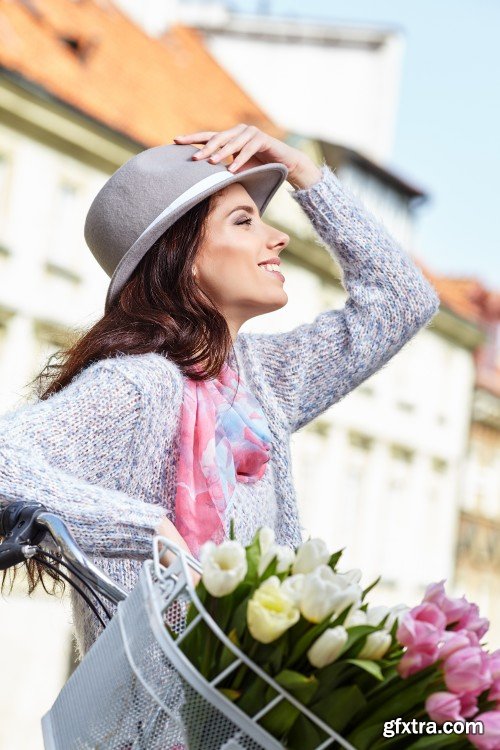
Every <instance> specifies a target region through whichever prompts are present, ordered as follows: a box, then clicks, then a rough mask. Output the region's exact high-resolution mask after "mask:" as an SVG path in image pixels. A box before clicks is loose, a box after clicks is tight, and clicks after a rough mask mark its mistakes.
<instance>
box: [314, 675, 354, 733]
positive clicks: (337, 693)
mask: <svg viewBox="0 0 500 750" xmlns="http://www.w3.org/2000/svg"><path fill="white" fill-rule="evenodd" d="M365 707H366V699H365V697H364V695H363V694H362V692H361V690H360V689H359V688H358V687H357V685H346V686H345V687H341V688H338V689H337V690H332V691H331V692H330V693H329V694H328V695H325V696H324V697H323V698H322V699H321V700H320V701H314V702H313V703H311V705H310V708H311V711H313V712H314V713H315V714H316V716H318V717H319V718H320V719H323V721H324V722H326V723H327V724H328V726H330V727H331V728H332V729H335V731H336V732H339V734H340V733H341V732H342V731H343V730H344V728H345V727H346V726H347V725H348V724H349V722H350V721H351V719H352V717H353V716H354V715H355V714H357V713H358V712H359V711H360V710H362V709H363V708H365Z"/></svg>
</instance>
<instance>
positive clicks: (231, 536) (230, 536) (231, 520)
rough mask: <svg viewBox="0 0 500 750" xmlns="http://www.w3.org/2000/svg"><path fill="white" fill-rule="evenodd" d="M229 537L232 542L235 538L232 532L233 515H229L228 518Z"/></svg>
mask: <svg viewBox="0 0 500 750" xmlns="http://www.w3.org/2000/svg"><path fill="white" fill-rule="evenodd" d="M229 538H230V540H231V541H232V542H234V541H235V540H236V535H235V532H234V517H233V516H231V518H230V520H229Z"/></svg>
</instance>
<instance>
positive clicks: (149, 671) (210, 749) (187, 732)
mask: <svg viewBox="0 0 500 750" xmlns="http://www.w3.org/2000/svg"><path fill="white" fill-rule="evenodd" d="M167 548H168V549H170V550H172V552H173V553H174V554H175V561H174V562H173V563H172V564H171V565H169V566H168V567H164V566H163V565H161V563H160V558H161V557H162V555H163V553H164V551H165V550H166V549H167ZM190 564H191V563H190V562H189V560H188V558H187V557H186V555H185V554H184V552H183V551H182V550H180V549H179V548H178V547H177V546H176V545H174V544H172V543H171V542H170V541H169V540H167V539H165V538H164V537H155V538H154V541H153V559H152V560H147V561H145V562H144V564H143V566H142V569H141V573H140V576H139V579H138V581H137V584H136V586H135V587H134V589H133V590H132V591H131V592H130V594H129V595H128V597H127V598H126V599H125V600H123V601H121V602H119V604H118V607H117V611H116V614H115V616H114V617H113V618H112V620H111V621H110V623H109V624H108V625H107V627H106V628H105V630H104V631H103V632H102V633H101V634H100V635H99V637H98V638H97V639H96V641H95V642H94V643H93V645H92V646H91V648H90V649H89V651H88V652H87V654H86V655H85V657H84V658H83V660H82V661H81V663H80V664H79V665H78V667H77V668H76V669H75V671H74V672H73V674H72V675H71V676H70V678H69V679H68V681H67V682H66V684H65V685H64V687H63V689H62V690H61V692H60V693H59V695H58V697H57V699H56V701H55V702H54V704H53V706H52V708H51V709H50V710H49V711H48V712H47V713H46V714H45V715H44V716H43V718H42V732H43V738H44V743H45V748H46V750H202V749H203V750H279V749H280V748H283V747H284V746H283V745H282V744H281V743H280V742H278V741H277V740H276V739H275V738H274V737H273V736H272V735H271V734H270V733H269V732H268V731H267V730H266V729H264V728H263V727H262V726H260V725H259V720H260V719H262V718H263V717H264V716H265V715H266V714H267V713H268V712H269V711H271V709H272V708H274V706H276V705H277V704H278V703H280V702H281V701H288V702H289V703H290V704H291V705H290V709H292V710H293V708H292V707H295V709H297V710H299V711H300V712H301V713H302V714H303V715H304V716H305V717H307V719H308V721H311V722H312V723H313V724H314V725H315V728H316V730H317V731H318V732H319V733H320V734H321V736H322V739H321V742H320V743H319V744H318V745H317V747H316V750H326V748H328V749H329V750H339V749H340V748H344V750H355V748H353V746H352V745H350V744H349V743H348V742H347V741H346V740H345V739H343V738H342V737H341V736H340V735H339V734H337V733H336V732H335V731H334V730H333V729H332V728H331V727H329V726H328V725H327V724H325V723H324V722H323V721H322V720H321V719H319V718H318V717H316V716H315V715H314V714H313V713H311V712H310V711H309V710H308V709H307V708H306V707H305V706H303V705H302V704H301V703H300V702H299V701H297V700H296V699H295V698H294V697H293V696H292V695H290V694H289V693H288V692H287V691H286V690H284V689H283V688H282V687H280V686H279V685H278V684H277V683H276V682H275V681H274V680H273V679H272V678H271V677H269V675H267V674H266V673H265V672H263V671H262V670H261V669H260V667H259V666H258V665H257V664H255V663H254V662H253V661H252V660H251V659H249V658H248V657H247V656H246V655H245V654H244V653H243V652H242V651H241V650H240V649H238V648H237V647H236V646H235V645H234V644H233V643H232V642H231V641H230V640H229V639H228V638H227V637H226V635H225V634H224V633H223V632H222V631H221V630H220V628H219V627H218V625H217V624H216V623H215V621H214V620H213V619H212V617H211V616H210V615H209V614H208V612H207V611H206V610H205V608H204V607H203V605H202V604H201V602H200V600H199V599H198V596H197V594H196V591H195V589H194V587H193V585H192V581H191V576H190V572H189V565H190ZM191 602H193V603H194V605H195V607H196V610H197V614H196V616H195V618H194V619H192V620H191V621H190V623H189V625H187V626H186V614H187V610H188V608H189V606H190V604H191ZM202 619H203V620H204V621H205V623H206V624H207V625H208V626H209V627H210V629H211V631H212V632H213V633H214V634H215V635H216V637H217V638H219V639H220V640H221V641H222V642H223V643H224V645H225V646H227V648H229V649H230V650H231V651H232V652H233V654H234V657H235V658H234V661H232V662H231V664H230V665H229V667H226V668H225V669H224V670H222V671H221V672H220V673H219V674H218V675H216V677H214V678H213V679H212V680H211V681H210V682H209V681H208V680H207V679H205V678H204V677H203V676H202V675H201V674H200V673H199V672H198V671H197V669H196V668H195V667H194V666H193V665H192V664H191V662H190V661H189V660H188V658H187V657H186V656H185V654H184V653H183V652H182V651H181V649H180V648H179V645H180V642H181V641H182V639H183V637H185V635H187V633H188V632H189V631H190V630H192V629H193V628H195V627H196V626H197V624H198V623H199V622H200V621H201V620H202ZM167 626H168V627H167ZM169 629H170V630H169ZM242 663H245V664H246V665H247V666H248V667H249V668H250V669H251V670H253V672H255V674H256V675H258V676H259V677H260V678H261V679H262V680H264V682H266V683H267V684H268V685H269V686H271V687H272V692H273V698H272V699H271V700H270V701H269V702H268V703H267V704H266V705H265V706H264V708H262V709H261V710H260V711H259V712H258V714H256V715H255V716H253V717H250V716H248V715H247V714H246V713H244V712H243V711H242V710H241V709H240V708H239V707H238V706H237V705H235V704H234V703H233V702H231V701H230V700H229V699H228V698H226V696H225V695H223V694H222V693H221V692H220V691H219V690H218V689H217V685H218V684H219V683H220V682H221V681H222V680H223V679H224V678H225V677H226V676H227V675H228V674H229V673H230V672H232V671H233V670H234V669H237V668H238V667H239V666H240V665H241V664H242Z"/></svg>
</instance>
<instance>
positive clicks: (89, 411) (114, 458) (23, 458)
mask: <svg viewBox="0 0 500 750" xmlns="http://www.w3.org/2000/svg"><path fill="white" fill-rule="evenodd" d="M141 399H142V395H141V392H140V390H139V389H138V388H137V386H136V385H134V384H133V383H132V382H130V380H129V379H128V378H127V377H126V376H125V375H123V374H122V373H120V372H119V370H118V369H117V368H116V367H112V366H110V364H109V363H108V362H107V360H101V361H98V362H96V363H94V364H92V365H90V366H88V367H87V368H86V369H85V370H84V371H83V372H82V373H80V374H79V375H78V376H77V377H75V378H74V379H73V380H72V381H71V382H70V383H69V384H68V385H67V386H66V387H65V388H63V389H61V390H60V391H58V392H57V393H55V394H53V395H51V396H50V397H49V398H47V399H45V400H39V401H37V402H36V403H33V404H25V405H23V406H21V407H20V408H18V409H16V410H14V411H11V412H7V413H6V414H4V415H3V416H2V417H0V507H1V506H2V505H5V504H6V503H9V502H12V501H16V500H26V501H38V502H41V503H43V504H44V505H45V506H46V507H47V509H48V510H49V511H51V512H53V513H55V514H57V515H58V516H60V518H61V519H62V520H63V521H64V522H65V523H66V524H67V525H68V528H69V529H70V531H71V533H72V534H73V536H74V537H75V540H76V542H77V543H78V545H79V546H80V548H81V550H82V552H83V553H84V554H87V555H98V556H101V557H130V558H135V559H139V560H141V559H147V558H149V557H151V556H152V542H153V536H154V533H155V530H156V528H157V526H158V524H159V522H160V520H161V519H162V518H164V517H165V515H166V511H165V508H163V507H162V506H161V505H155V504H153V503H147V502H143V501H142V500H140V499H138V498H135V497H131V496H129V495H128V494H126V493H125V492H123V491H121V490H120V489H111V488H109V487H107V486H106V487H105V486H102V485H101V484H99V483H93V482H89V481H86V480H85V479H82V478H79V477H78V476H76V475H75V474H73V472H71V473H70V472H68V471H66V470H63V468H61V466H64V465H65V464H66V465H67V464H68V463H69V464H70V465H71V466H79V465H81V466H84V465H86V466H89V465H91V466H94V465H95V466H96V469H97V470H96V477H97V478H99V477H102V476H106V481H107V482H108V483H111V484H113V485H115V486H117V487H119V486H120V483H121V482H123V481H124V478H126V477H127V476H128V474H129V473H130V471H132V470H133V469H132V466H131V460H130V458H131V452H132V451H133V448H134V445H135V444H136V443H139V441H140V440H141V435H142V434H143V430H144V429H145V428H146V429H147V424H145V420H146V419H147V415H146V413H145V412H146V410H145V409H144V408H143V404H142V400H141ZM139 444H140V443H139ZM46 455H49V456H50V458H51V460H50V461H48V460H47V457H46ZM58 464H59V465H58Z"/></svg>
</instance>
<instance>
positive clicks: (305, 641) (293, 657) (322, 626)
mask: <svg viewBox="0 0 500 750" xmlns="http://www.w3.org/2000/svg"><path fill="white" fill-rule="evenodd" d="M301 619H302V618H301ZM308 625H309V627H308V629H307V630H306V632H305V633H304V635H303V636H302V637H301V638H299V640H298V641H296V643H295V645H294V647H293V649H292V651H291V653H290V655H289V657H288V659H287V660H286V662H285V663H286V666H287V667H291V666H292V665H293V664H295V663H296V662H297V661H298V659H300V658H301V657H303V656H304V655H305V654H306V652H307V651H308V650H309V648H310V646H311V645H312V644H313V643H314V641H315V640H316V639H317V638H319V636H320V635H321V634H322V633H323V632H324V631H325V630H327V629H328V627H332V623H331V622H330V615H328V616H327V617H325V619H324V620H322V622H319V623H317V624H316V625H315V624H313V623H309V624H308Z"/></svg>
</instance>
